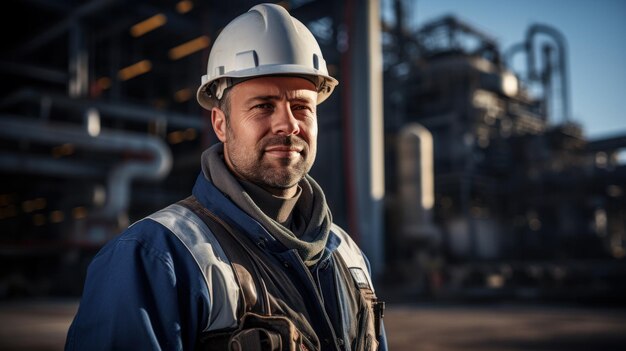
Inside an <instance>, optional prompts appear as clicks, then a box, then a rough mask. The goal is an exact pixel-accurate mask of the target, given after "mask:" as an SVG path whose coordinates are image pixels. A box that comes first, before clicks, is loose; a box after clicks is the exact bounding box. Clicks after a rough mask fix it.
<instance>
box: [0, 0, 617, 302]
mask: <svg viewBox="0 0 626 351" xmlns="http://www.w3.org/2000/svg"><path fill="white" fill-rule="evenodd" d="M9 3H10V6H11V8H12V9H13V10H12V11H11V13H15V14H20V16H22V20H23V21H24V24H25V26H24V27H23V28H21V29H20V31H19V32H17V31H16V32H14V33H10V35H5V37H4V39H3V44H4V49H3V52H2V55H1V57H0V76H1V77H2V78H1V79H2V82H3V83H4V84H2V86H1V87H0V90H1V95H0V96H1V99H0V145H1V151H0V173H1V177H2V182H0V228H1V230H0V233H1V236H0V262H2V264H1V266H2V268H1V269H0V299H3V300H10V299H14V298H18V297H35V296H39V297H41V296H74V297H78V296H80V293H81V289H82V284H83V279H84V276H85V272H86V269H87V266H88V264H89V262H90V261H91V259H92V258H93V256H94V255H95V254H96V253H97V252H98V250H99V249H100V248H101V247H102V246H103V245H104V244H105V243H106V242H107V241H108V240H110V239H112V238H113V237H115V236H116V235H118V234H119V233H120V232H121V231H122V230H123V229H124V228H126V227H127V226H128V225H130V224H132V223H133V222H134V221H137V220H139V219H141V218H143V217H144V216H146V215H148V214H150V213H152V212H154V211H156V210H158V209H160V208H162V207H164V206H167V205H169V204H171V203H173V202H176V201H178V200H180V199H183V198H185V197H186V196H187V195H188V194H189V193H190V191H191V187H192V185H193V182H194V180H195V178H196V177H197V175H198V173H199V171H200V163H199V162H200V154H201V152H202V151H203V150H204V149H206V148H207V147H208V146H209V145H211V144H213V143H215V142H217V139H216V138H215V135H214V134H213V131H212V130H211V125H210V115H209V114H208V113H207V112H206V111H203V110H202V109H201V108H200V106H199V105H198V104H197V102H196V100H195V89H197V87H198V85H199V84H200V75H201V74H202V73H201V72H202V70H203V69H204V67H205V65H206V59H207V56H208V52H209V50H210V48H211V44H212V41H213V40H214V39H215V37H216V36H217V34H218V33H219V31H220V29H221V28H222V27H223V26H224V25H226V23H227V22H228V20H230V19H232V18H234V17H235V16H236V15H237V14H240V13H242V12H244V11H245V10H247V9H248V8H250V7H252V6H253V5H254V4H255V3H256V2H254V1H229V2H223V1H212V0H211V1H188V0H184V1H166V0H160V1H132V2H128V1H116V0H91V1H77V2H70V1H60V2H49V1H10V2H9ZM281 4H282V5H284V6H288V7H289V10H290V12H291V13H292V15H293V16H294V17H296V18H299V19H300V20H301V21H302V22H303V23H305V24H306V25H307V26H308V27H309V28H310V29H311V31H312V32H313V33H314V34H315V36H316V37H317V39H318V41H319V43H320V45H321V47H322V51H323V52H324V53H325V56H326V60H327V63H328V66H329V70H330V71H331V72H330V73H331V75H333V76H334V77H337V78H338V80H339V81H340V85H339V87H338V88H337V92H336V94H335V95H333V97H331V98H330V99H329V100H328V101H327V102H325V103H324V104H322V105H320V106H319V109H318V124H319V130H320V133H319V140H318V144H319V150H318V158H317V161H316V164H315V166H314V168H313V170H312V175H313V177H314V178H315V179H318V180H319V182H320V183H321V185H322V187H323V188H324V189H325V191H326V195H327V198H328V203H329V205H330V206H331V209H332V212H333V215H334V220H335V221H336V222H337V223H338V224H340V225H341V226H343V227H344V228H346V229H347V230H348V232H349V233H351V235H353V237H354V239H355V240H356V241H357V242H359V243H360V245H361V247H362V248H363V249H364V251H365V253H366V254H367V255H368V257H369V258H370V261H371V263H372V269H373V272H374V273H375V275H376V276H377V277H379V278H378V279H379V282H380V284H381V285H383V286H389V287H393V289H389V290H395V291H402V293H403V298H407V299H414V300H420V299H421V300H428V299H431V300H432V299H435V300H436V299H449V298H451V299H454V298H478V299H499V298H514V299H527V300H528V299H553V300H559V299H561V300H562V299H570V300H587V301H593V300H599V299H604V300H606V299H609V300H611V301H614V302H624V296H626V283H625V282H626V257H625V256H626V200H625V199H626V194H625V192H626V165H625V164H624V159H623V158H621V157H620V153H623V151H624V148H625V147H626V135H621V136H615V137H612V138H609V139H601V140H593V141H591V140H588V139H587V138H586V137H585V134H584V130H583V128H582V127H581V125H580V124H578V123H577V122H576V120H574V119H573V118H572V115H571V108H570V105H571V101H570V100H571V98H570V94H569V90H570V86H571V84H573V83H572V82H570V79H569V75H568V74H569V73H568V60H569V57H568V51H567V47H568V46H567V36H566V35H564V34H563V33H561V32H560V31H559V29H558V28H554V27H552V26H550V25H549V24H535V25H531V26H530V27H529V28H528V29H527V31H526V32H525V33H520V42H519V44H518V45H515V46H513V47H510V48H502V47H500V46H499V44H498V43H497V41H496V40H494V39H493V38H492V36H491V35H490V33H483V32H482V31H480V30H477V29H476V28H475V27H474V26H473V24H471V23H465V22H464V21H463V20H460V19H459V18H456V17H454V16H444V17H441V18H436V19H431V20H429V21H428V22H425V23H422V24H420V27H419V29H418V30H417V31H409V30H407V27H406V26H405V24H404V21H403V20H402V19H403V11H402V4H403V2H402V1H395V2H393V8H394V9H395V11H396V12H395V16H394V18H395V20H394V21H393V22H389V23H387V22H385V21H381V20H380V18H381V16H380V10H379V9H378V2H360V1H345V2H339V1H328V0H317V1H290V2H283V3H281ZM26 13H28V16H25V15H23V14H26ZM372 14H373V15H372ZM7 15H10V13H5V16H7ZM381 67H382V68H383V69H382V70H381V69H380V68H381ZM574 84H575V83H574ZM396 288H397V289H396ZM382 290H383V291H384V290H385V288H383V289H382Z"/></svg>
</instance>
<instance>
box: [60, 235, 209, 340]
mask: <svg viewBox="0 0 626 351" xmlns="http://www.w3.org/2000/svg"><path fill="white" fill-rule="evenodd" d="M183 278H184V277H183ZM181 280H184V279H180V278H179V275H178V274H177V272H176V269H175V267H174V263H173V259H172V253H171V252H167V251H163V250H161V249H157V248H155V247H153V246H149V245H147V244H146V243H145V242H144V241H142V240H141V237H134V236H132V235H126V236H124V235H122V236H121V237H120V238H119V239H117V240H115V241H113V242H111V243H110V244H108V245H107V246H105V247H104V248H103V249H102V251H101V252H100V253H99V254H98V255H97V256H96V257H95V258H94V260H93V261H92V263H91V265H90V266H89V270H88V273H87V279H86V282H85V289H84V292H83V298H82V301H81V303H80V307H79V310H78V313H77V315H76V317H75V318H74V321H73V323H72V325H71V326H70V330H69V332H68V337H67V340H66V346H65V349H66V350H182V349H185V350H190V349H193V348H194V346H195V345H194V343H195V338H196V336H197V334H198V332H199V331H198V328H200V325H201V323H200V322H199V321H200V319H201V316H200V314H201V312H200V311H201V310H202V308H192V307H191V304H193V303H195V304H197V303H198V297H197V294H196V293H194V292H193V291H192V290H191V289H189V288H188V287H189V285H188V284H185V282H184V281H181ZM207 303H208V301H207Z"/></svg>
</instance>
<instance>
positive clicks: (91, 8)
mask: <svg viewBox="0 0 626 351" xmlns="http://www.w3.org/2000/svg"><path fill="white" fill-rule="evenodd" d="M115 3H121V1H120V0H92V1H88V2H87V3H85V4H84V5H82V6H80V7H78V8H76V10H74V11H73V12H72V13H70V14H69V15H67V16H66V17H65V18H64V19H63V20H61V21H59V22H57V23H56V24H55V25H52V26H49V27H46V28H45V30H43V31H42V32H41V33H39V34H38V35H36V36H33V37H32V39H30V40H29V41H27V42H25V43H23V44H22V45H21V46H20V47H18V48H16V49H15V50H13V52H11V55H10V56H11V57H20V56H23V55H26V54H29V53H31V52H32V51H35V50H37V49H39V48H40V47H42V46H44V45H46V44H48V43H49V42H50V41H52V40H54V39H56V38H57V37H59V36H61V35H63V34H64V33H65V32H66V31H67V30H68V29H69V28H70V26H71V25H72V24H73V23H74V22H75V21H76V20H78V19H80V18H83V17H86V16H88V15H91V14H94V13H97V12H101V11H102V10H104V9H105V8H107V7H109V6H112V5H114V4H115Z"/></svg>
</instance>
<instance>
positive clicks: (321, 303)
mask: <svg viewBox="0 0 626 351" xmlns="http://www.w3.org/2000/svg"><path fill="white" fill-rule="evenodd" d="M291 255H292V256H296V257H295V258H296V259H295V261H297V262H298V264H299V265H300V268H301V270H303V271H304V272H305V274H306V276H307V278H308V279H309V283H310V284H311V285H313V287H314V288H315V289H313V290H314V291H315V297H316V298H317V303H318V305H319V306H320V307H321V311H322V314H323V315H324V319H325V321H326V326H327V327H328V329H329V330H330V334H331V335H330V336H331V337H332V344H333V345H334V346H335V350H341V348H340V347H339V344H338V343H337V335H336V334H335V329H334V328H333V323H332V322H331V321H330V318H329V317H328V314H327V313H326V307H325V306H324V298H323V297H322V294H321V292H320V290H318V288H319V289H321V286H318V285H317V284H316V283H315V278H313V275H312V274H311V271H309V268H308V267H307V266H306V265H305V264H304V262H302V259H300V256H299V255H298V254H295V255H294V254H291ZM318 268H319V267H318ZM318 272H319V271H318Z"/></svg>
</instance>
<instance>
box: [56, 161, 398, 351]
mask: <svg viewBox="0 0 626 351" xmlns="http://www.w3.org/2000/svg"><path fill="white" fill-rule="evenodd" d="M193 195H194V196H195V197H196V198H197V199H198V201H199V202H200V203H201V204H202V205H203V206H205V207H207V208H208V209H210V210H211V211H213V212H214V213H215V214H217V215H218V216H219V217H220V218H221V219H222V220H224V221H226V222H227V223H228V224H229V225H231V226H236V227H237V228H238V229H240V230H241V231H242V232H245V233H246V234H247V235H249V236H251V238H254V239H262V240H264V241H265V242H266V244H267V247H268V250H271V251H273V252H274V254H278V255H281V256H282V258H283V259H285V260H286V261H287V262H291V263H292V266H293V267H303V268H302V269H301V272H299V273H298V274H302V275H309V272H305V271H304V270H305V269H306V268H304V266H303V265H302V264H301V261H300V262H297V261H299V257H297V255H294V254H293V252H290V251H288V250H286V249H285V248H284V247H283V246H282V244H281V243H280V242H278V241H277V240H275V239H274V238H273V237H272V236H271V235H270V234H269V233H268V232H267V231H266V230H265V229H264V228H263V227H262V226H261V225H260V224H259V223H258V222H257V221H256V220H255V219H253V218H252V217H250V216H249V215H248V214H246V213H245V212H243V211H242V210H241V209H239V208H238V207H237V206H236V205H235V204H234V203H233V202H231V201H230V200H229V199H228V198H227V197H226V196H224V194H223V193H222V192H220V191H219V190H218V189H217V188H216V187H215V186H214V185H213V184H212V183H211V182H209V181H208V180H207V179H206V178H205V177H204V176H203V175H202V173H201V174H200V175H199V176H198V179H197V181H196V184H195V186H194V188H193ZM194 250H195V251H194ZM335 250H339V252H340V254H341V255H342V258H344V260H346V261H347V263H348V264H352V265H353V266H361V267H364V269H366V271H367V272H368V273H367V275H368V276H367V279H368V280H369V283H370V284H371V279H370V277H369V264H368V263H367V260H366V259H365V256H364V255H362V253H361V251H360V250H359V249H358V247H357V246H356V244H354V242H353V241H352V240H351V239H350V237H349V236H348V235H347V234H345V232H343V231H342V230H341V229H340V228H339V227H337V226H335V225H333V227H332V230H331V233H330V238H329V240H328V242H327V245H326V249H325V252H324V255H323V257H322V259H321V260H320V261H319V263H318V264H317V265H316V266H315V267H313V268H311V271H310V273H312V276H313V277H315V278H316V279H315V281H316V283H317V284H318V286H317V287H314V286H310V287H304V288H308V289H311V290H317V291H318V292H321V294H322V296H321V299H320V301H321V304H323V306H324V307H321V306H322V305H321V304H320V308H319V309H320V310H321V312H320V315H323V314H324V311H325V312H326V314H327V315H328V319H329V320H330V322H331V324H332V326H333V330H330V328H329V327H328V322H326V321H320V323H319V324H317V325H314V327H315V329H316V331H317V332H318V336H319V338H320V340H326V341H328V340H333V338H335V341H338V342H339V344H341V343H343V341H342V340H343V339H345V340H347V339H346V336H345V335H343V334H344V329H347V328H344V327H343V326H342V325H343V324H342V323H349V321H350V316H345V315H343V314H342V313H341V311H342V306H344V304H343V301H342V299H343V298H344V297H343V296H342V291H341V290H342V289H341V286H340V284H339V285H338V284H336V279H335V278H336V277H335V275H336V271H335V269H334V265H333V260H332V255H331V253H332V252H333V251H335ZM194 252H195V254H194ZM198 252H201V254H198ZM199 256H200V257H199ZM309 276H310V275H309ZM238 297H239V290H238V287H237V285H236V283H235V279H234V276H233V273H232V269H231V267H230V264H229V261H228V258H227V257H226V255H225V254H224V252H223V250H222V249H221V247H220V246H219V243H217V241H216V240H215V237H213V236H212V234H211V233H210V231H208V228H206V226H205V225H204V224H203V223H202V222H201V221H200V220H199V219H198V218H197V217H195V216H193V215H192V214H191V213H190V211H188V210H186V209H185V208H183V207H182V206H180V205H172V206H170V207H168V208H166V209H164V210H161V211H159V212H157V213H155V214H153V215H151V216H148V217H147V218H145V219H143V220H141V221H138V222H136V223H135V224H133V225H132V226H130V227H129V228H128V229H127V230H126V231H125V232H123V233H122V234H121V235H120V236H119V237H117V238H116V239H114V240H112V241H111V242H109V243H108V244H107V245H105V247H103V248H102V250H101V251H100V252H99V253H98V254H97V255H96V257H94V259H93V261H92V263H91V264H90V266H89V270H88V272H87V279H86V282H85V288H84V292H83V297H82V300H81V303H80V306H79V309H78V312H77V314H76V316H75V318H74V321H73V322H72V325H71V326H70V329H69V332H68V336H67V340H66V345H65V349H66V350H193V349H194V348H195V347H196V344H197V340H198V336H199V335H200V333H201V332H210V331H213V330H221V329H228V328H233V327H235V326H236V323H237V321H236V318H237V315H236V311H237V301H238ZM333 344H334V343H333ZM322 348H323V349H329V350H330V349H331V348H330V346H328V345H326V347H325V344H324V343H322ZM379 350H383V351H384V350H387V345H386V339H385V335H384V332H383V337H382V340H381V345H380V347H379Z"/></svg>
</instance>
